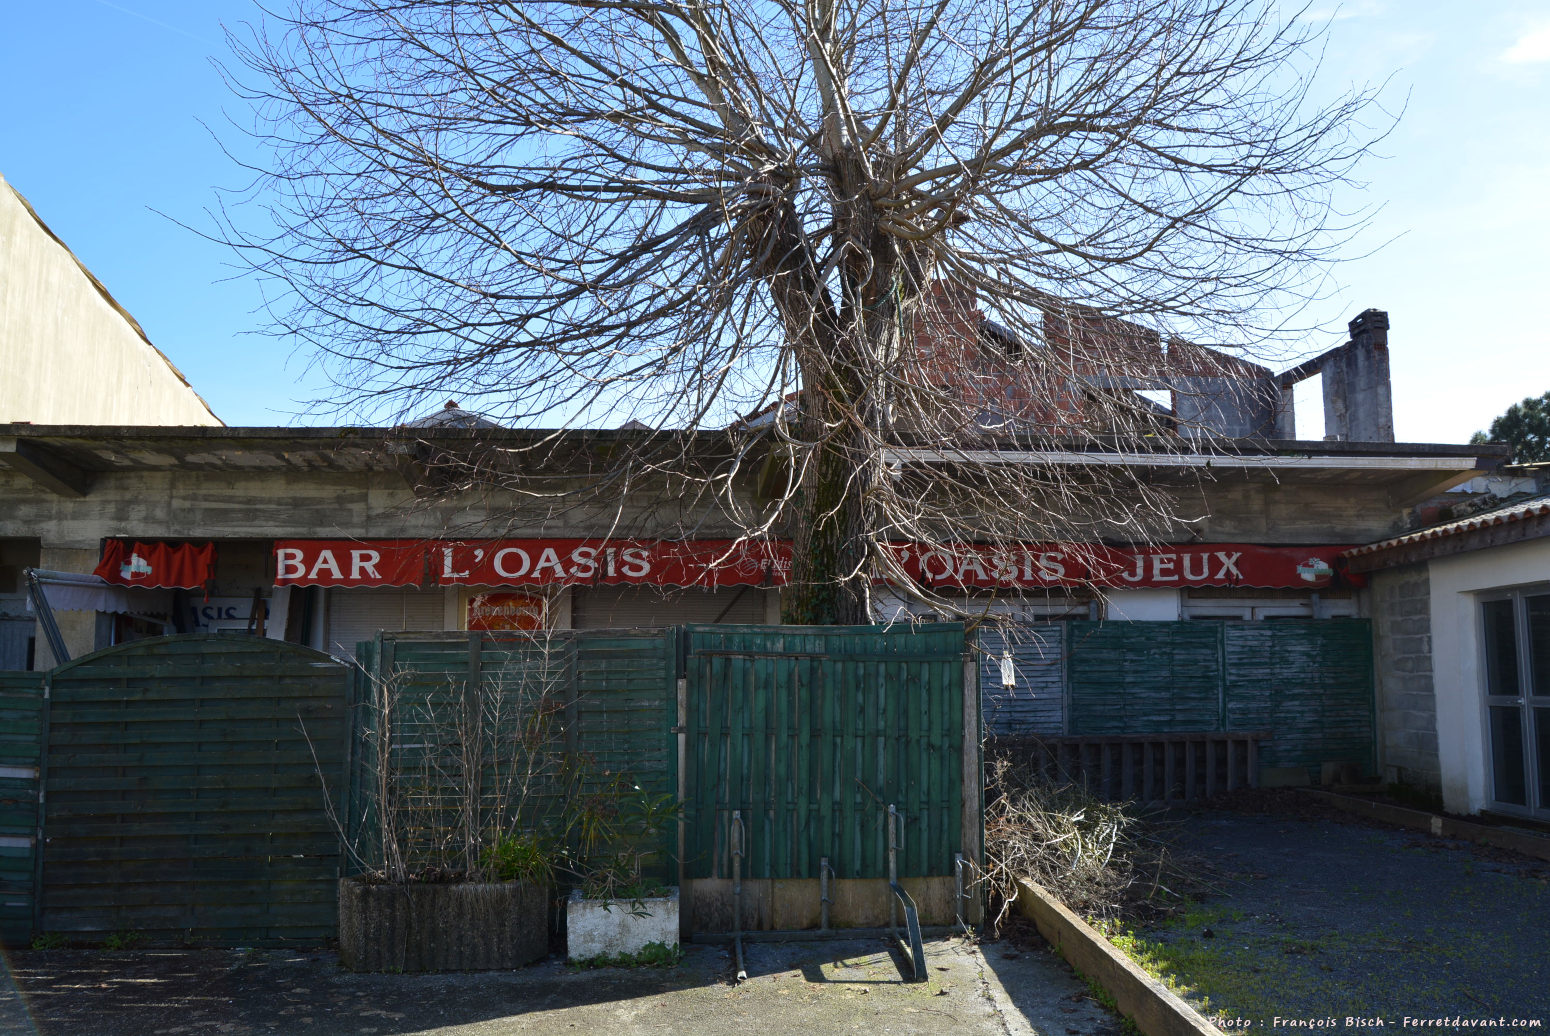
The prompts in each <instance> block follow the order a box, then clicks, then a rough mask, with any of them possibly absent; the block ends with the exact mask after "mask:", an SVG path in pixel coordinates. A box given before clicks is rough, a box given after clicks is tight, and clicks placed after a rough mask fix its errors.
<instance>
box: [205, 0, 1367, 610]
mask: <svg viewBox="0 0 1550 1036" xmlns="http://www.w3.org/2000/svg"><path fill="white" fill-rule="evenodd" d="M1317 36H1318V33H1317V30H1314V29H1309V28H1308V27H1307V25H1306V23H1303V22H1299V21H1297V20H1295V19H1294V20H1291V21H1289V22H1284V23H1283V22H1279V21H1277V20H1276V7H1275V5H1274V4H1273V3H1271V2H1269V0H1263V2H1262V0H731V2H728V0H299V2H298V5H297V6H296V7H295V8H294V9H292V10H290V11H289V12H288V13H287V14H284V15H281V16H277V17H274V18H272V20H271V21H270V22H268V23H267V24H266V25H265V26H264V27H261V28H260V29H257V30H255V31H254V32H253V33H252V34H251V36H250V37H248V38H246V39H245V40H242V41H234V45H235V46H236V47H237V52H238V55H239V57H240V60H241V61H242V63H243V64H244V65H245V66H246V68H247V70H248V71H247V72H246V73H243V74H242V75H240V76H235V77H233V81H234V82H236V83H237V84H238V87H239V89H240V90H242V91H243V92H244V93H245V95H246V96H247V97H248V98H250V99H251V100H252V101H253V102H254V103H255V105H256V110H257V112H258V115H259V122H258V130H257V131H258V133H259V134H260V135H261V136H262V137H264V138H265V139H266V140H267V141H268V142H269V143H270V144H271V145H272V146H273V151H274V155H275V162H274V164H273V165H272V166H271V167H270V168H268V169H266V170H264V171H263V176H262V177H261V179H260V180H259V181H258V184H257V187H258V188H259V190H258V191H257V192H256V193H255V194H254V198H255V199H256V200H257V203H258V204H259V205H261V206H264V207H265V208H266V210H267V212H268V214H269V217H270V220H269V221H264V224H265V226H266V227H267V230H266V231H264V232H260V231H258V230H256V229H255V228H256V227H257V225H258V223H259V222H260V221H256V220H254V219H252V218H247V217H242V216H240V213H239V218H237V219H234V220H227V221H225V223H224V224H223V225H224V227H225V233H226V235H227V236H228V239H230V240H232V241H233V242H234V243H236V244H237V245H239V247H240V248H241V250H242V252H243V254H244V255H245V256H246V257H247V258H248V260H249V261H250V262H251V263H252V264H253V265H254V267H255V268H256V269H257V270H258V271H260V272H261V274H262V275H266V276H269V277H272V278H274V280H275V282H276V283H278V284H279V285H280V286H281V287H282V288H283V293H282V294H281V295H280V296H277V298H276V300H275V301H276V309H275V311H276V312H277V313H278V314H279V316H278V330H280V331H281V332H283V333H285V334H289V335H296V336H299V337H300V338H301V339H302V340H303V341H305V342H308V343H311V344H312V345H313V346H315V347H316V348H317V349H318V350H319V351H320V352H321V353H322V354H324V355H326V356H327V357H328V358H329V359H330V361H331V362H330V366H331V370H332V371H333V373H334V374H335V376H336V378H337V379H338V384H340V385H341V386H342V387H343V390H344V392H345V396H344V399H345V400H346V401H348V402H351V403H353V404H361V403H362V402H365V403H367V404H375V403H384V404H389V403H390V404H391V405H392V406H393V407H395V408H404V407H412V406H415V405H422V404H423V401H424V400H425V399H426V398H428V397H430V396H431V395H432V394H435V395H436V396H438V397H439V396H441V395H442V394H444V393H447V392H449V391H451V392H453V393H455V394H457V395H458V397H459V398H460V399H463V400H466V401H468V405H470V406H472V407H473V408H475V409H478V410H481V411H483V412H485V413H489V414H492V415H494V416H496V417H498V418H499V419H500V420H502V421H505V422H509V423H515V424H519V425H523V426H526V427H571V428H575V427H597V426H605V425H606V426H609V427H617V426H619V425H621V424H624V423H625V422H627V421H636V422H640V424H641V425H643V426H645V427H647V428H649V429H653V430H663V431H661V432H660V433H659V434H652V433H649V432H645V433H642V434H640V435H639V436H637V437H636V438H635V439H634V440H632V441H631V447H630V448H629V449H627V450H617V451H615V452H614V453H613V454H610V455H609V457H608V458H607V459H605V460H599V459H598V458H597V456H595V455H594V456H593V458H592V460H591V461H590V464H591V465H592V467H591V469H590V473H591V474H592V475H593V476H595V478H594V479H593V481H592V485H594V486H598V485H605V486H607V487H608V489H609V493H610V494H611V495H612V498H614V499H617V491H618V489H619V488H620V486H622V485H625V484H633V483H638V482H639V481H640V480H641V479H643V478H645V477H647V476H648V475H650V476H661V477H662V478H665V479H667V480H669V483H671V484H673V485H675V486H676V489H675V492H693V491H698V492H700V493H703V494H704V495H705V499H706V500H707V501H712V502H713V503H714V505H715V507H716V509H717V510H718V511H719V513H721V514H726V515H732V516H735V517H736V519H737V521H738V523H739V526H740V528H741V529H742V530H744V532H745V534H746V535H748V536H751V537H762V536H769V535H771V534H784V535H790V536H791V537H792V539H793V541H794V543H795V551H794V570H793V572H792V575H791V590H790V592H788V593H787V595H786V598H785V600H786V604H785V610H786V618H787V619H788V621H804V622H858V621H860V622H865V621H870V614H871V604H870V600H869V595H870V593H871V588H872V587H873V586H874V584H875V582H876V580H878V579H879V578H881V579H884V580H887V581H891V582H893V583H894V584H896V585H897V586H898V588H899V589H900V590H901V591H902V592H905V593H907V594H915V595H920V594H923V593H925V592H926V591H924V590H923V589H922V588H921V587H919V586H912V585H908V584H909V580H908V579H906V578H904V576H903V574H902V573H901V570H900V567H899V563H898V559H897V555H896V553H895V552H893V551H891V550H890V547H889V545H890V544H892V543H897V542H901V541H924V542H942V541H954V540H957V541H962V540H964V539H966V538H971V539H974V540H976V541H978V542H981V543H1002V542H1004V543H1013V542H1030V541H1033V542H1037V541H1044V540H1073V539H1075V540H1081V541H1084V542H1085V541H1097V540H1100V539H1103V538H1113V537H1115V536H1124V537H1128V538H1131V539H1136V538H1143V537H1145V536H1147V535H1158V534H1160V531H1161V530H1163V529H1165V528H1166V526H1167V520H1168V519H1169V517H1170V516H1171V517H1178V516H1180V512H1179V506H1180V505H1179V500H1180V494H1179V492H1178V491H1177V489H1178V487H1169V486H1159V485H1157V484H1155V483H1153V482H1151V481H1149V480H1148V479H1147V478H1144V477H1142V476H1141V475H1140V474H1138V473H1137V472H1136V471H1135V470H1134V469H1132V468H1126V467H1124V466H1117V465H1078V466H1077V467H1076V468H1073V466H1072V463H1071V461H1070V455H1069V451H1070V449H1071V448H1072V447H1073V446H1074V445H1082V446H1083V447H1084V448H1096V449H1102V448H1105V447H1106V446H1107V445H1108V444H1111V443H1112V442H1114V441H1115V440H1114V438H1113V437H1115V436H1118V437H1119V438H1120V440H1122V441H1130V442H1131V443H1132V445H1135V444H1137V443H1139V444H1142V445H1145V446H1146V447H1147V448H1153V449H1155V448H1157V442H1158V436H1159V435H1163V436H1165V437H1168V438H1169V442H1171V443H1174V445H1177V442H1178V441H1179V438H1180V437H1181V436H1182V437H1183V438H1184V439H1188V438H1189V437H1190V436H1191V435H1192V434H1193V433H1196V432H1201V433H1203V432H1206V431H1210V430H1211V429H1210V425H1209V422H1202V427H1201V428H1190V427H1188V425H1189V424H1190V422H1189V420H1188V419H1185V418H1181V417H1180V416H1179V413H1180V411H1179V408H1178V407H1177V406H1171V407H1159V406H1158V405H1157V404H1156V403H1154V402H1153V401H1152V400H1151V399H1149V398H1148V396H1147V394H1146V390H1148V389H1150V390H1155V392H1154V393H1153V395H1155V394H1156V392H1171V393H1172V394H1173V401H1174V402H1175V403H1176V402H1177V398H1178V394H1179V393H1180V392H1183V391H1187V388H1186V387H1183V386H1184V380H1183V379H1181V377H1180V375H1179V370H1180V368H1179V361H1178V359H1177V358H1176V357H1182V356H1185V355H1186V354H1187V353H1188V352H1189V350H1187V349H1185V348H1183V347H1182V346H1180V347H1178V348H1168V347H1167V346H1166V344H1165V343H1166V342H1167V341H1168V337H1169V334H1173V333H1180V334H1184V335H1186V336H1187V337H1189V338H1190V339H1191V340H1193V341H1204V342H1216V343H1234V342H1236V343H1239V344H1242V343H1245V342H1250V341H1255V340H1258V339H1257V337H1256V334H1255V333H1251V332H1258V331H1260V330H1263V329H1264V328H1265V327H1267V326H1269V325H1272V324H1274V322H1275V320H1276V314H1277V313H1280V312H1283V311H1284V309H1283V307H1284V306H1285V305H1286V304H1287V302H1288V301H1289V300H1290V301H1295V300H1297V299H1298V298H1301V297H1304V296H1303V295H1302V293H1304V292H1306V291H1307V290H1308V287H1309V285H1310V284H1311V283H1313V281H1312V280H1311V279H1310V278H1313V277H1316V276H1317V273H1318V268H1319V266H1318V264H1319V263H1320V262H1321V261H1323V260H1324V259H1326V258H1327V257H1328V254H1329V250H1330V249H1331V248H1332V247H1334V246H1335V245H1337V244H1339V243H1341V241H1342V240H1343V239H1344V238H1345V237H1346V236H1347V232H1348V231H1349V230H1350V229H1351V226H1350V224H1349V223H1348V222H1343V217H1342V216H1341V215H1340V214H1339V213H1338V212H1337V211H1336V210H1335V208H1334V207H1333V205H1332V198H1333V195H1334V193H1335V192H1336V190H1337V189H1338V188H1339V187H1340V186H1341V185H1342V184H1344V183H1346V182H1348V177H1349V175H1350V173H1351V170H1352V168H1353V164H1354V163H1355V162H1356V160H1357V159H1358V158H1359V157H1360V156H1361V155H1362V153H1363V152H1364V151H1365V150H1366V149H1367V147H1368V146H1369V144H1370V140H1371V137H1372V133H1371V131H1370V130H1369V129H1367V128H1366V127H1364V126H1363V124H1362V119H1363V118H1364V116H1365V113H1366V112H1367V111H1368V110H1369V109H1370V108H1371V107H1372V105H1373V98H1372V96H1371V94H1370V93H1365V92H1356V93H1351V94H1346V95H1343V96H1340V97H1338V98H1336V99H1334V100H1333V101H1329V102H1321V103H1315V102H1314V101H1313V100H1312V99H1311V94H1310V91H1311V84H1312V76H1311V73H1312V71H1313V70H1314V68H1315V66H1316V57H1317V55H1316V53H1313V52H1312V50H1311V49H1310V45H1311V44H1313V43H1316V42H1317ZM1065 300H1073V301H1074V302H1079V303H1080V304H1081V305H1074V304H1072V303H1069V302H1067V301H1065ZM1113 318H1125V319H1124V321H1123V322H1120V321H1117V320H1116V319H1113ZM1165 328H1166V329H1167V332H1168V333H1167V334H1165V333H1164V329H1165ZM1204 352H1206V351H1205V350H1196V353H1197V354H1199V353H1204ZM1210 355H1211V356H1212V357H1215V360H1212V361H1210V362H1211V363H1215V364H1216V365H1217V366H1218V367H1230V366H1231V365H1232V364H1238V363H1241V361H1237V360H1236V359H1232V358H1228V357H1225V356H1224V355H1223V354H1221V353H1219V352H1212V353H1210ZM1190 366H1191V370H1193V371H1194V372H1195V373H1198V368H1199V366H1200V360H1199V355H1196V356H1195V359H1194V360H1191V361H1190ZM1243 366H1246V367H1252V366H1253V365H1252V364H1243ZM1217 373H1221V371H1220V370H1218V372H1217ZM1229 373H1233V372H1229ZM1241 373H1242V372H1241V371H1237V372H1236V373H1233V376H1235V377H1236V376H1237V374H1241ZM1240 380H1242V382H1243V384H1244V385H1245V386H1248V387H1246V388H1245V389H1244V391H1245V392H1247V393H1249V394H1250V395H1252V394H1254V393H1256V392H1261V391H1262V388H1263V387H1262V386H1260V387H1255V386H1254V384H1252V381H1253V379H1252V378H1244V379H1240ZM1261 402H1264V403H1265V404H1266V406H1267V407H1269V409H1270V410H1274V409H1275V407H1276V406H1277V405H1279V403H1278V401H1276V400H1261ZM398 412H402V410H401V409H400V410H399V411H398ZM666 430H672V431H671V433H669V432H668V431H666ZM1262 431H1264V430H1262ZM711 439H713V440H714V442H715V443H716V444H718V445H717V446H716V448H715V449H710V450H709V451H708V453H707V450H706V448H704V447H705V443H706V442H707V441H709V440H711ZM533 441H534V444H535V445H534V447H533V448H534V449H539V448H547V447H548V446H550V445H553V444H557V443H561V442H562V441H563V440H562V438H560V437H544V436H537V437H535V439H534V440H533ZM1168 448H1173V446H1170V447H1168ZM985 450H990V451H993V453H994V458H995V460H996V462H995V463H988V462H986V460H985V457H986V455H985V454H983V453H981V452H980V451H985ZM707 458H709V459H707ZM1062 458H1064V459H1062ZM1014 459H1015V462H1014ZM524 470H525V471H527V472H528V473H529V474H528V475H526V476H520V477H519V475H518V474H516V473H515V469H514V468H513V467H512V466H511V465H507V466H505V467H504V468H503V467H501V466H500V465H494V466H491V467H489V468H487V469H485V470H484V471H483V473H482V475H481V477H489V478H496V479H500V478H504V479H506V480H507V481H508V482H509V483H510V484H511V485H512V487H513V488H518V489H525V490H526V491H530V492H533V493H534V494H536V495H538V496H540V497H542V496H543V495H544V493H545V492H546V490H544V489H543V488H542V486H540V485H539V484H538V483H536V482H532V481H531V478H532V475H531V472H532V471H534V470H537V466H535V465H534V464H528V465H527V466H526V468H525V469H524ZM578 470H579V469H576V468H575V466H574V465H572V466H571V467H570V468H568V469H567V471H568V472H569V474H571V475H574V474H576V473H577V471H578ZM1074 471H1080V475H1075V474H1073V472H1074ZM502 472H505V474H504V475H503V474H502ZM755 476H757V481H758V483H759V486H760V487H761V489H762V492H759V493H753V492H750V491H749V486H750V484H751V482H752V481H753V480H754V478H755ZM521 478H528V479H529V480H530V481H528V482H525V483H523V482H521ZM674 479H678V480H682V481H679V482H672V480H674ZM519 483H520V484H519ZM556 492H557V495H556V496H554V497H553V498H552V499H554V500H556V501H558V500H561V499H562V498H563V500H564V501H566V502H573V501H574V499H575V498H574V493H575V489H574V487H573V486H572V487H571V488H567V489H566V490H565V491H564V492H563V493H558V491H556ZM712 498H713V500H712ZM1184 516H1185V517H1187V515H1184Z"/></svg>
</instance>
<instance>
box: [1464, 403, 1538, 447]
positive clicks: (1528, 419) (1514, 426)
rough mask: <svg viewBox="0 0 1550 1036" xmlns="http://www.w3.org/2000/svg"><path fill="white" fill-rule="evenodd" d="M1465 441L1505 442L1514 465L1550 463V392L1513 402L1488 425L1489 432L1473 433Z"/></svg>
mask: <svg viewBox="0 0 1550 1036" xmlns="http://www.w3.org/2000/svg"><path fill="white" fill-rule="evenodd" d="M1469 441H1470V442H1471V443H1472V444H1474V445H1480V444H1481V443H1492V442H1499V443H1507V444H1508V445H1510V446H1511V447H1512V462H1513V463H1514V464H1531V463H1533V462H1535V461H1550V392H1546V393H1545V394H1544V395H1542V396H1530V397H1529V398H1527V399H1525V400H1524V401H1523V402H1521V403H1514V404H1513V405H1512V406H1510V407H1508V408H1507V412H1506V413H1504V414H1502V416H1500V417H1498V418H1497V419H1496V420H1494V421H1492V422H1491V430H1490V431H1489V432H1476V433H1475V434H1474V435H1472V436H1471V437H1470V439H1469Z"/></svg>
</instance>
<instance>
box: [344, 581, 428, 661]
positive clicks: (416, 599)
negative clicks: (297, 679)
mask: <svg viewBox="0 0 1550 1036" xmlns="http://www.w3.org/2000/svg"><path fill="white" fill-rule="evenodd" d="M445 601H446V593H445V591H442V590H415V589H397V588H394V589H386V588H384V589H360V588H353V587H352V588H350V589H331V590H329V591H328V645H327V647H326V648H325V650H326V651H327V652H328V653H329V654H331V655H334V656H335V657H338V658H354V657H355V645H356V644H357V643H358V642H360V641H362V640H371V639H372V638H373V637H375V636H376V635H377V631H378V630H393V631H398V630H440V629H444V628H445V625H446V612H445Z"/></svg>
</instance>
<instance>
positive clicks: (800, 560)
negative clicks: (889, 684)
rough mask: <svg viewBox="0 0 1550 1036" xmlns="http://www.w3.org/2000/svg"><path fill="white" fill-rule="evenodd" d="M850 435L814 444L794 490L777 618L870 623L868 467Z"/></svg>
mask: <svg viewBox="0 0 1550 1036" xmlns="http://www.w3.org/2000/svg"><path fill="white" fill-rule="evenodd" d="M854 438H855V436H854V434H847V433H846V430H843V429H842V430H841V431H840V432H839V433H837V434H835V435H832V436H831V437H830V438H828V439H826V440H825V441H824V442H823V444H822V445H820V446H819V447H818V448H817V451H816V454H815V456H814V457H813V458H812V460H811V461H810V462H809V464H808V466H807V470H806V471H805V472H804V473H803V479H802V482H801V485H800V487H799V489H798V494H797V500H796V504H797V507H796V514H795V528H794V529H793V530H792V544H791V578H790V579H789V580H788V582H787V585H786V588H785V590H784V591H782V593H781V610H780V618H781V621H782V622H784V623H787V624H791V625H802V626H827V625H841V626H860V625H867V624H869V623H871V622H872V614H871V603H872V602H871V566H870V565H869V564H868V561H867V542H868V538H867V534H866V499H865V485H866V479H867V477H868V473H869V465H868V464H867V461H866V459H865V457H864V455H862V456H858V455H857V454H856V452H855V451H854V450H853V449H852V448H851V447H852V446H853V440H854Z"/></svg>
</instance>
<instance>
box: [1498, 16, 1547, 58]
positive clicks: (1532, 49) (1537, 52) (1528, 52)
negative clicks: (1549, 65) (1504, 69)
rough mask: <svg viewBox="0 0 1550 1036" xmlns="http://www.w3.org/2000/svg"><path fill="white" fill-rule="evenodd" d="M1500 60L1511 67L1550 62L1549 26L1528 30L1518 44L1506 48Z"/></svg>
mask: <svg viewBox="0 0 1550 1036" xmlns="http://www.w3.org/2000/svg"><path fill="white" fill-rule="evenodd" d="M1502 60H1503V61H1505V62H1507V63H1508V64H1512V65H1527V64H1531V63H1533V62H1537V61H1550V25H1542V26H1540V27H1539V28H1537V29H1531V30H1529V31H1528V32H1527V33H1525V34H1524V35H1523V36H1522V37H1521V38H1520V39H1519V40H1518V42H1516V43H1514V44H1513V45H1512V46H1510V47H1508V48H1507V50H1506V52H1505V53H1504V54H1502Z"/></svg>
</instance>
